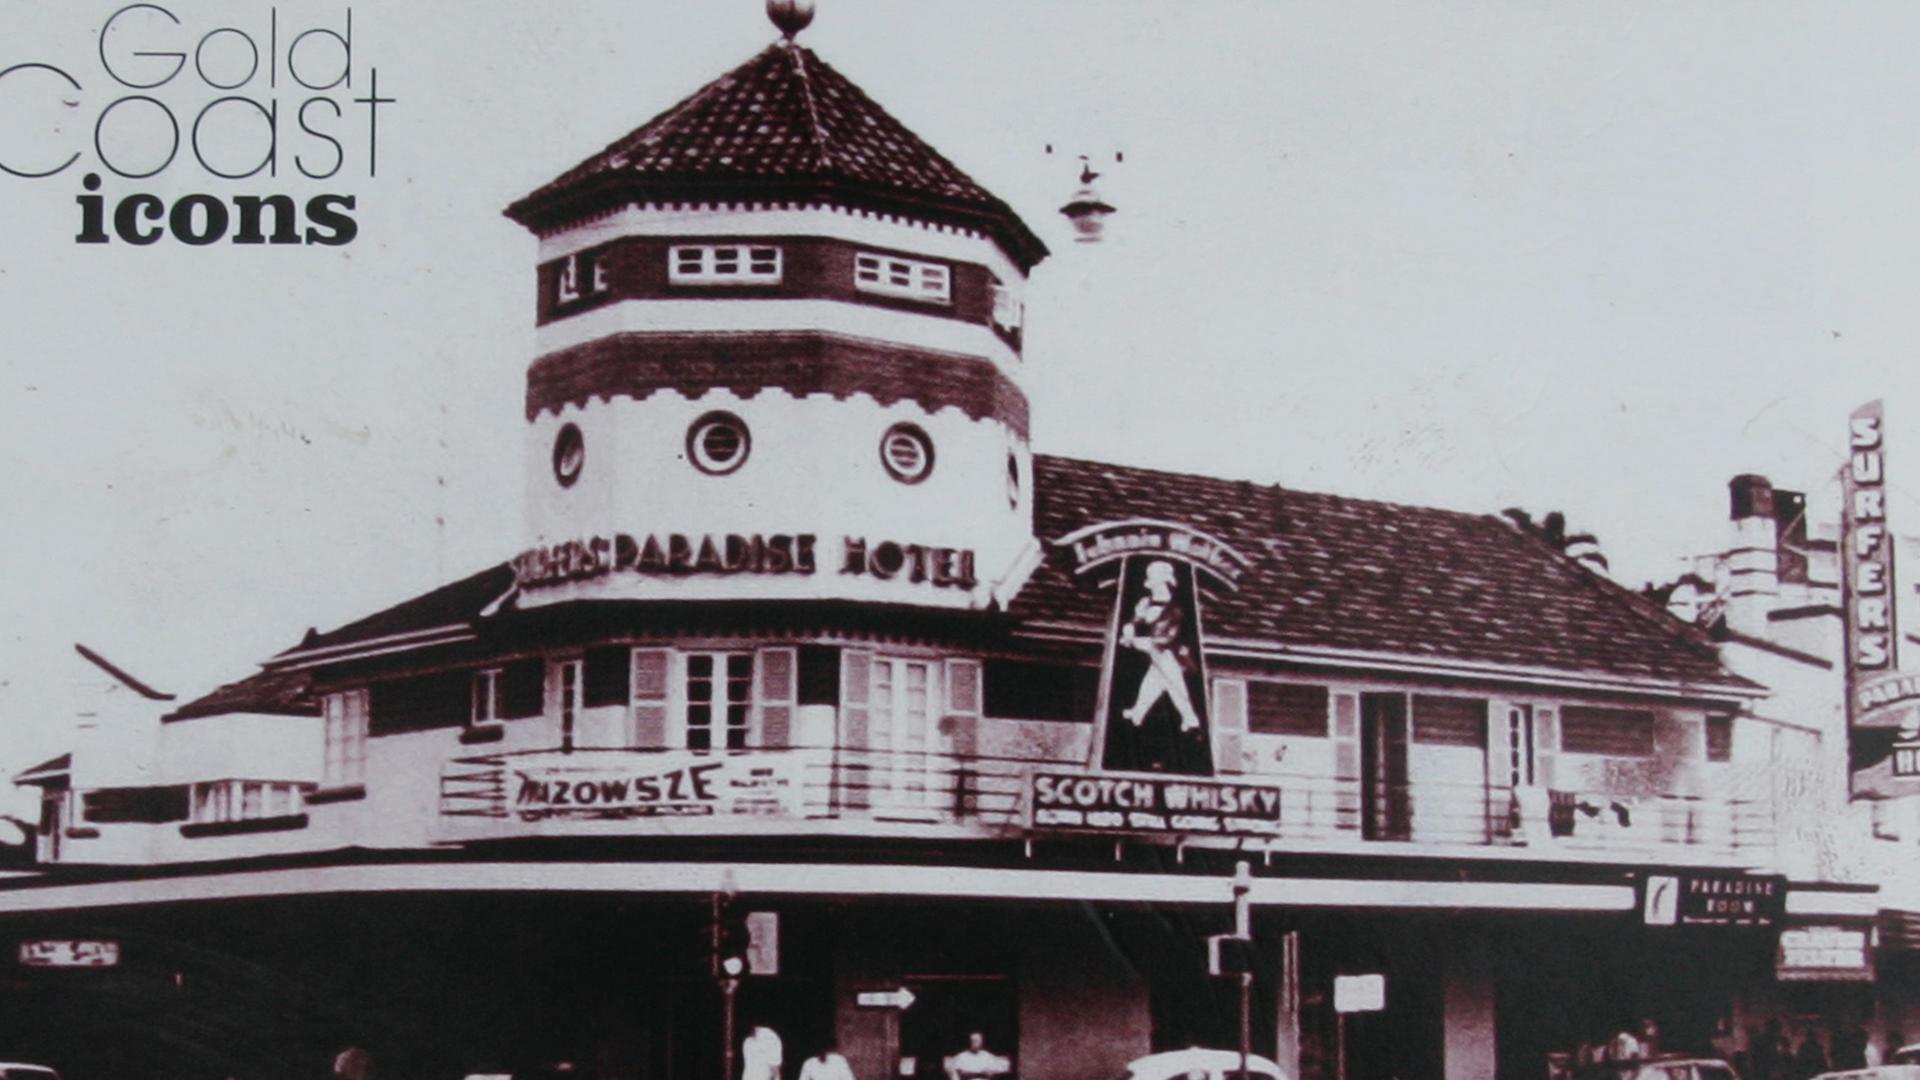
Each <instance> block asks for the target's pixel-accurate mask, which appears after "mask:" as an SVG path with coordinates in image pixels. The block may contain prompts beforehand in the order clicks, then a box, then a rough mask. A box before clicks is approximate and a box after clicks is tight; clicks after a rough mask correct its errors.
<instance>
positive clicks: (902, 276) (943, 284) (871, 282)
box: [853, 254, 953, 304]
mask: <svg viewBox="0 0 1920 1080" xmlns="http://www.w3.org/2000/svg"><path fill="white" fill-rule="evenodd" d="M853 282H854V286H855V287H856V288H858V289H860V290H861V291H862V292H872V293H881V294H883V295H886V296H900V297H905V298H906V299H908V300H923V301H926V302H927V303H930V304H946V303H950V302H952V300H953V274H952V271H950V270H948V269H947V268H946V267H945V266H943V265H941V264H940V263H931V262H921V261H920V260H918V259H896V258H894V257H893V256H891V255H874V254H861V255H856V256H854V261H853Z"/></svg>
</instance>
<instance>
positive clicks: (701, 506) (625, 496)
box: [521, 391, 1032, 607]
mask: <svg viewBox="0 0 1920 1080" xmlns="http://www.w3.org/2000/svg"><path fill="white" fill-rule="evenodd" d="M715 410H724V411H727V412H731V413H733V414H734V415H736V416H738V417H740V419H741V420H742V421H744V422H745V424H746V425H747V428H748V430H749V433H750V435H751V439H752V447H751V450H750V452H749V454H748V457H747V461H746V463H745V464H744V465H742V466H741V467H740V468H739V469H738V470H737V471H735V472H733V473H730V474H728V475H725V476H711V475H708V474H707V473H704V472H702V471H701V470H699V469H698V468H696V467H694V465H693V464H692V463H691V462H689V461H688V460H687V458H686V441H687V432H688V429H689V428H690V427H691V426H692V425H693V424H694V422H695V421H696V420H698V419H699V418H700V417H701V416H703V415H705V414H706V413H708V412H711V411H715ZM900 421H910V422H912V423H915V424H918V425H920V427H921V428H923V429H924V430H925V431H926V432H927V435H928V437H929V438H930V439H931V440H932V442H933V446H934V468H933V472H932V474H931V475H929V476H928V477H927V478H926V479H925V480H923V481H922V482H920V483H918V484H903V483H901V482H899V481H898V480H895V479H894V478H893V477H892V476H890V475H889V474H888V473H887V472H886V470H885V468H884V467H883V466H882V465H881V461H880V440H881V438H882V436H883V435H884V434H885V433H886V431H887V429H888V428H889V427H891V426H892V425H893V424H895V423H897V422H900ZM566 423H573V424H577V425H578V426H579V427H580V431H581V434H582V436H583V438H584V442H585V446H586V461H585V465H584V467H583V469H582V471H581V475H580V478H579V480H578V481H576V482H575V483H574V485H573V486H572V487H570V488H563V487H561V486H560V484H559V483H558V482H557V481H556V480H555V479H554V476H553V468H552V459H553V444H554V439H555V437H556V436H557V435H558V433H559V431H560V429H561V427H562V425H564V424H566ZM527 439H528V452H527V474H526V492H527V495H526V505H527V515H528V533H529V544H530V545H540V544H551V543H558V542H563V541H566V540H575V539H581V538H585V537H592V536H611V535H613V534H614V533H617V532H627V533H631V534H633V535H635V536H636V537H637V538H638V537H643V536H644V535H646V534H648V533H655V534H666V533H674V532H678V533H684V534H687V535H689V536H695V537H697V536H700V535H704V534H710V533H711V534H724V533H730V532H737V533H743V534H754V533H759V534H774V533H794V534H798V533H811V534H814V535H815V536H816V537H818V538H819V544H818V548H817V557H818V559H819V560H820V565H819V568H818V570H817V571H816V572H815V573H813V574H811V575H801V574H745V573H743V574H734V575H719V574H688V575H684V576H672V575H653V574H636V573H632V572H622V573H620V574H616V575H608V576H605V577H601V578H597V579H592V580H589V581H585V582H575V583H565V584H560V585H553V586H543V587H540V588H537V589H533V590H529V591H528V592H527V593H525V594H524V595H523V596H522V598H521V603H522V604H523V605H528V606H533V605H539V604H546V603H554V602H558V601H563V600H572V599H582V598H595V599H605V598H633V599H751V600H773V599H827V598H832V599H853V600H865V601H873V602H894V603H913V604H924V605H931V606H944V607H965V606H980V605H982V604H984V602H985V598H986V595H987V594H988V591H989V590H990V588H991V586H992V583H993V582H994V581H996V580H998V579H1000V578H1003V577H1004V576H1005V575H1006V574H1007V573H1008V572H1009V571H1010V569H1011V568H1012V567H1014V566H1015V565H1016V563H1017V561H1018V558H1019V556H1020V555H1021V553H1022V552H1023V551H1025V550H1026V549H1027V548H1028V547H1029V546H1030V545H1031V543H1032V538H1031V533H1032V525H1031V521H1032V491H1031V481H1032V456H1031V454H1030V452H1029V451H1028V449H1027V447H1026V445H1025V444H1024V442H1022V441H1021V440H1020V439H1018V438H1017V437H1015V436H1014V435H1013V434H1012V433H1010V432H1009V431H1008V430H1007V429H1005V428H1004V427H1002V426H1001V425H999V424H998V423H994V422H991V421H976V420H972V419H969V418H968V417H967V416H966V415H965V414H963V413H961V412H960V411H959V410H958V409H955V408H946V409H942V410H940V411H939V412H937V413H932V414H929V413H928V412H927V411H926V410H924V409H922V408H920V407H919V406H918V405H916V404H914V403H912V402H907V401H902V402H897V403H895V404H893V405H891V406H885V407H883V406H881V405H879V404H878V403H877V402H875V401H874V400H873V399H871V398H868V397H864V396H854V397H851V398H849V399H847V400H845V401H837V400H835V399H833V398H832V397H830V396H828V395H825V394H818V395H813V396H810V397H808V398H805V399H797V398H794V397H792V396H790V395H788V394H786V393H784V392H779V391H767V392H764V393H761V394H758V395H755V396H754V397H752V398H750V399H743V398H741V397H738V396H737V395H735V394H733V393H731V392H728V391H715V392H713V393H709V394H707V395H705V396H703V397H701V398H699V399H697V400H694V399H688V398H686V397H683V396H682V395H680V394H678V393H675V392H665V391H663V392H660V393H656V394H654V395H653V396H651V397H649V398H647V399H646V400H645V401H634V400H632V399H628V398H616V399H613V400H611V401H601V400H595V401H591V402H589V403H588V404H587V405H586V406H585V407H584V408H576V407H568V408H567V409H566V410H565V411H564V412H563V413H562V414H561V415H559V416H555V415H553V414H551V413H546V414H542V415H541V416H539V417H537V418H536V419H535V420H534V422H533V423H532V424H531V425H529V428H528V435H527ZM1009 452H1011V453H1013V454H1014V455H1015V456H1016V457H1017V458H1018V460H1019V462H1020V471H1021V476H1022V480H1023V483H1022V485H1021V494H1020V497H1019V501H1018V504H1017V505H1014V504H1011V503H1010V501H1009V499H1008V497H1007V480H1006V476H1007V455H1008V454H1009ZM823 493H826V494H825V495H823ZM848 536H854V537H864V538H866V539H867V540H868V541H869V542H871V543H878V542H880V541H883V540H892V541H896V542H899V543H913V544H922V545H927V546H938V547H952V548H964V549H971V550H973V551H974V552H975V573H976V575H977V576H978V577H979V578H980V580H981V584H980V586H979V588H978V589H976V590H975V591H974V592H973V593H971V594H970V593H969V592H967V591H966V590H963V589H957V588H936V587H935V586H933V585H932V584H930V583H921V584H917V585H916V584H913V583H910V582H909V581H907V580H906V576H905V575H904V574H903V575H900V576H899V577H897V578H895V579H893V580H891V581H888V580H882V579H879V578H876V577H873V576H870V575H865V574H859V575H849V574H843V573H841V568H840V565H839V564H838V559H839V553H840V550H841V543H842V541H843V539H844V538H845V537H848Z"/></svg>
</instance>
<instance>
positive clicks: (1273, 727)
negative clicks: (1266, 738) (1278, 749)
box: [1247, 680, 1331, 738]
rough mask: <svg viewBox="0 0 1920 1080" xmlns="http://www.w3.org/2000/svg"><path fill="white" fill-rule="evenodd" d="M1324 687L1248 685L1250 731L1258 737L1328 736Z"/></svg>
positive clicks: (1327, 695) (1288, 684)
mask: <svg viewBox="0 0 1920 1080" xmlns="http://www.w3.org/2000/svg"><path fill="white" fill-rule="evenodd" d="M1330 697H1331V695H1330V694H1329V693H1328V691H1327V688H1326V687H1324V686H1314V685H1311V684H1308V683H1278V682H1258V681H1253V680H1249V681H1248V682H1247V730H1248V731H1250V732H1253V733H1254V734H1256V735H1311V736H1314V737H1316V738H1325V737H1326V734H1327V702H1328V699H1329V698H1330Z"/></svg>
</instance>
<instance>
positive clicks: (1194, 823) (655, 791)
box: [434, 748, 1774, 866]
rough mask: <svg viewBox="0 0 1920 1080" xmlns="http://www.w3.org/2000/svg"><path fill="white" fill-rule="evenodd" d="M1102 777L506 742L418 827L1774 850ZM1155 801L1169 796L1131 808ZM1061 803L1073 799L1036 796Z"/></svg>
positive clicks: (1370, 797) (1757, 838)
mask: <svg viewBox="0 0 1920 1080" xmlns="http://www.w3.org/2000/svg"><path fill="white" fill-rule="evenodd" d="M1103 779H1111V778H1104V777H1102V776H1101V774H1095V773H1087V772H1085V771H1084V768H1083V765H1082V763H1080V762H1077V761H1075V762H1050V761H1035V760H1033V759H1030V758H1018V759H1015V758H995V757H982V756H967V757H960V756H953V755H946V754H933V753H889V752H882V751H862V750H844V749H842V750H835V749H826V748H799V749H788V750H749V751H730V752H695V751H685V750H629V749H588V750H575V751H571V752H566V751H558V750H543V751H527V752H505V753H496V754H484V755H475V756H465V757H459V758H455V759H453V760H451V761H449V762H447V764H446V766H445V768H444V770H443V772H442V775H441V779H440V800H439V810H440V818H439V822H438V825H437V828H436V829H435V831H434V838H435V840H436V841H438V842H442V843H463V842H470V841H476V840H487V839H508V838H519V837H537V836H671V835H707V836H713V835H796V834H805V835H815V836H822V835H842V836H896V837H918V838H956V839H1023V838H1039V837H1044V836H1047V835H1050V834H1062V833H1075V834H1079V835H1081V836H1088V835H1101V836H1111V837H1113V838H1115V839H1116V840H1119V839H1142V838H1149V837H1151V838H1156V839H1158V840H1160V841H1162V842H1167V843H1188V844H1211V843H1228V844H1232V845H1234V846H1237V847H1242V848H1245V849H1249V850H1262V849H1266V850H1273V851H1322V852H1332V853H1339V852H1352V853H1375V854H1384V853H1389V852H1391V853H1398V854H1409V855H1443V854H1449V853H1451V854H1454V855H1460V854H1465V853H1466V852H1467V851H1468V850H1469V849H1471V850H1473V851H1474V853H1475V854H1476V856H1477V857H1503V858H1516V859H1541V860H1565V861H1592V862H1643V863H1663V864H1664V863H1674V864H1689V863H1698V864H1704V865H1737V866H1765V865H1768V864H1769V863H1770V862H1771V860H1772V858H1773V854H1774V852H1773V843H1774V832H1773V820H1772V814H1771V812H1770V810H1769V808H1768V806H1767V804H1766V803H1765V802H1763V801H1760V800H1753V799H1742V798H1714V797H1695V796H1681V795H1652V796H1644V795H1643V796H1638V797H1632V798H1624V797H1620V796H1617V795H1606V794H1593V793H1582V792H1562V791H1548V790H1545V789H1521V790H1519V791H1514V790H1510V789H1504V788H1489V787H1485V786H1482V785H1477V784H1470V783H1452V782H1434V781H1427V782H1420V781H1417V780H1416V781H1415V782H1413V783H1409V784H1401V785H1391V786H1388V785H1363V784H1362V782H1361V781H1360V780H1359V779H1357V778H1337V777H1328V776H1287V775H1222V776H1219V777H1215V778H1212V779H1211V780H1209V779H1204V778H1191V779H1188V778H1180V777H1152V778H1147V777H1142V778H1139V779H1138V780H1137V781H1130V782H1129V781H1125V778H1122V781H1123V782H1122V783H1120V784H1119V785H1118V789H1120V790H1116V785H1114V784H1106V785H1104V786H1103V785H1102V784H1101V781H1102V780H1103ZM1089 782H1090V783H1089ZM1036 785H1045V786H1044V787H1037V786H1036ZM1068 785H1071V786H1072V787H1073V788H1075V789H1076V791H1075V797H1076V798H1079V799H1080V800H1081V801H1080V802H1078V803H1073V801H1072V800H1071V799H1068V800H1066V801H1061V802H1047V801H1046V800H1044V799H1043V800H1041V801H1042V802H1046V805H1047V807H1049V809H1047V810H1046V811H1045V812H1041V813H1036V812H1035V811H1034V809H1033V806H1034V804H1035V801H1036V798H1037V796H1036V791H1038V790H1045V791H1048V792H1050V793H1051V792H1054V791H1059V792H1065V791H1066V787H1067V786H1068ZM1102 799H1107V800H1111V801H1112V802H1111V805H1106V804H1100V805H1095V804H1096V803H1098V802H1099V800H1102ZM1155 799H1162V800H1164V799H1171V800H1173V801H1174V803H1175V805H1173V806H1171V807H1170V806H1167V805H1161V806H1158V807H1154V806H1149V805H1147V804H1148V803H1149V802H1151V801H1153V800H1155ZM1087 800H1093V802H1088V801H1087ZM1129 800H1131V801H1129ZM1070 803H1071V804H1072V805H1079V806H1083V807H1089V809H1082V810H1066V811H1061V810H1058V809H1051V808H1053V807H1058V806H1066V805H1069V804H1070ZM1127 807H1132V809H1126V808H1127ZM1222 807H1225V808H1226V809H1225V810H1222V809H1221V808H1222Z"/></svg>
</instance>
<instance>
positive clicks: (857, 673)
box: [840, 649, 873, 750]
mask: <svg viewBox="0 0 1920 1080" xmlns="http://www.w3.org/2000/svg"><path fill="white" fill-rule="evenodd" d="M872 694H873V654H872V653H870V652H864V651H862V650H859V649H842V650H841V651H840V745H841V746H845V747H849V748H852V749H856V750H864V749H866V748H867V719H868V709H867V705H868V702H869V700H870V699H871V697H872Z"/></svg>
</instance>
